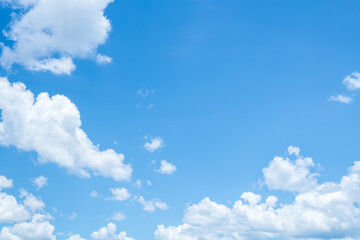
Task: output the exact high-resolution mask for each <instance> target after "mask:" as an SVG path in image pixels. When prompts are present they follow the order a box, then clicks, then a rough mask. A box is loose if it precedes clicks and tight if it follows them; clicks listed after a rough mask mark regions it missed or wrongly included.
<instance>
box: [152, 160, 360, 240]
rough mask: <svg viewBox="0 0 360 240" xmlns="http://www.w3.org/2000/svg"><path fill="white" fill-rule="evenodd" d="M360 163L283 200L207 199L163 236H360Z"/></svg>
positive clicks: (173, 239) (161, 231) (170, 239)
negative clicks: (334, 178)
mask: <svg viewBox="0 0 360 240" xmlns="http://www.w3.org/2000/svg"><path fill="white" fill-rule="evenodd" d="M359 189H360V162H355V163H354V165H353V166H352V167H351V168H350V169H349V172H348V174H347V175H345V176H343V177H342V178H341V181H340V182H339V183H336V182H325V183H323V184H320V185H313V188H311V189H309V190H307V191H304V192H301V193H299V194H298V195H296V196H295V199H294V201H293V202H292V203H288V204H278V203H277V202H278V198H277V197H276V196H268V197H267V198H266V199H265V201H262V199H263V198H262V196H260V195H258V194H255V193H250V192H247V193H244V194H242V195H241V198H240V200H238V201H236V202H235V203H234V204H233V205H232V206H231V207H229V206H226V205H223V204H219V203H216V202H214V201H211V200H210V199H209V198H205V199H203V200H202V201H201V202H200V203H198V204H193V205H191V206H189V207H188V208H187V209H186V210H185V215H184V220H183V224H181V225H179V226H169V227H165V226H164V225H159V226H158V228H157V230H156V231H155V237H156V239H158V240H199V239H213V240H239V239H359V238H360V234H359V233H360V208H359V205H360V191H359Z"/></svg>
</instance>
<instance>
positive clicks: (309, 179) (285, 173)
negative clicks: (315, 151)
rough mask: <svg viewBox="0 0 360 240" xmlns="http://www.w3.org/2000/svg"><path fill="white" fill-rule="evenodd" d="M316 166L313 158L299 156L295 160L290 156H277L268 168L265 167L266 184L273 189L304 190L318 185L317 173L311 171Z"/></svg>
mask: <svg viewBox="0 0 360 240" xmlns="http://www.w3.org/2000/svg"><path fill="white" fill-rule="evenodd" d="M313 166H314V162H313V160H312V159H311V158H308V157H307V158H297V159H296V160H295V162H293V161H291V160H289V159H288V158H282V157H275V158H274V159H273V160H272V161H271V162H270V163H269V166H268V167H267V168H264V169H263V173H264V179H265V184H266V185H267V187H268V188H269V189H272V190H284V191H291V192H304V191H307V190H309V189H312V188H314V187H315V186H316V185H317V179H316V176H317V175H318V174H317V173H311V172H310V168H311V167H313Z"/></svg>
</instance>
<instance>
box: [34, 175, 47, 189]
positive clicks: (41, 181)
mask: <svg viewBox="0 0 360 240" xmlns="http://www.w3.org/2000/svg"><path fill="white" fill-rule="evenodd" d="M47 180H48V179H47V178H46V177H44V176H39V177H37V178H34V179H32V180H31V181H32V182H33V184H35V186H36V188H37V189H38V190H39V189H40V188H43V187H44V186H46V185H47Z"/></svg>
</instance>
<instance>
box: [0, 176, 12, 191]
mask: <svg viewBox="0 0 360 240" xmlns="http://www.w3.org/2000/svg"><path fill="white" fill-rule="evenodd" d="M12 186H13V182H12V179H7V177H5V176H0V191H1V190H3V189H4V188H12Z"/></svg>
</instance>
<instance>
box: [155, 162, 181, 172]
mask: <svg viewBox="0 0 360 240" xmlns="http://www.w3.org/2000/svg"><path fill="white" fill-rule="evenodd" d="M157 171H158V172H160V173H162V174H168V175H170V174H173V173H174V172H175V171H176V166H175V165H172V164H171V163H168V162H167V161H165V160H161V165H160V168H159V169H158V170H157Z"/></svg>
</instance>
